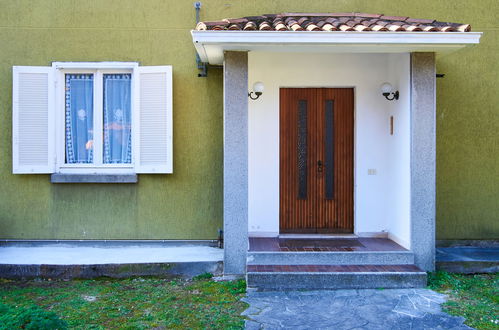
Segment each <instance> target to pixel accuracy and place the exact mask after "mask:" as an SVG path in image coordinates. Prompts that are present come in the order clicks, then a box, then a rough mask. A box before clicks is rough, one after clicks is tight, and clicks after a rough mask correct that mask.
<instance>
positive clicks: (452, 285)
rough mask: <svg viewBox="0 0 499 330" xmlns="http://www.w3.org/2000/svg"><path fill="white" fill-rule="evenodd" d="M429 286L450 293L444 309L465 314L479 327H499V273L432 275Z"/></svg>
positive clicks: (472, 325)
mask: <svg viewBox="0 0 499 330" xmlns="http://www.w3.org/2000/svg"><path fill="white" fill-rule="evenodd" d="M428 280H429V287H430V289H433V290H435V291H438V292H441V293H444V294H447V295H448V301H447V302H446V303H445V304H444V305H443V306H442V307H443V310H444V311H445V312H447V313H449V314H452V315H458V316H464V317H465V318H466V322H465V323H466V324H467V325H469V326H470V327H473V328H477V329H499V273H496V274H477V275H463V274H451V273H446V272H435V273H430V274H429V278H428Z"/></svg>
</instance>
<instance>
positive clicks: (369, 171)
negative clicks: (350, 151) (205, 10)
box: [248, 52, 410, 248]
mask: <svg viewBox="0 0 499 330" xmlns="http://www.w3.org/2000/svg"><path fill="white" fill-rule="evenodd" d="M409 69H410V56H409V54H408V53H403V54H310V53H307V54H304V53H269V52H249V56H248V86H249V88H250V89H251V86H252V85H253V83H254V82H256V81H262V82H263V83H264V85H265V91H264V93H263V95H262V96H260V98H259V99H258V100H255V101H253V100H249V102H248V111H249V122H248V130H249V131H248V153H249V157H248V162H249V164H248V166H249V173H248V175H249V178H248V180H249V182H248V190H249V191H248V194H249V195H248V207H249V210H248V212H249V213H248V217H249V219H248V226H249V228H248V230H249V234H250V236H276V235H278V233H279V88H281V87H353V88H354V94H355V109H354V111H355V160H354V163H355V172H354V173H355V179H354V180H355V190H354V205H355V210H354V218H355V219H354V221H355V222H354V231H355V233H356V234H357V235H359V236H369V235H377V234H379V233H382V234H386V235H388V237H390V238H391V239H393V240H394V241H396V242H398V243H399V244H401V245H402V246H404V247H406V248H410V246H409V245H410V80H409V78H410V76H409V75H410V72H409ZM383 82H389V83H391V84H392V85H393V87H394V88H395V89H398V90H399V91H400V98H399V100H398V101H387V100H386V99H385V98H384V97H383V96H382V95H381V91H380V85H381V84H382V83H383ZM390 116H393V117H394V134H393V135H390ZM373 172H374V174H373Z"/></svg>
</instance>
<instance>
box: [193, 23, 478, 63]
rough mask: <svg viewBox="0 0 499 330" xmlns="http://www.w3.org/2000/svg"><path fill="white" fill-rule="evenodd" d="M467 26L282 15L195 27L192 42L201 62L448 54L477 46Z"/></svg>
mask: <svg viewBox="0 0 499 330" xmlns="http://www.w3.org/2000/svg"><path fill="white" fill-rule="evenodd" d="M470 31H471V26H470V25H469V24H461V23H450V22H441V21H436V20H433V19H415V18H409V17H402V16H384V15H381V14H365V13H283V14H265V15H262V16H248V17H243V18H236V19H224V20H219V21H206V22H199V23H198V24H197V26H196V29H195V30H193V31H192V32H191V33H192V37H193V42H194V45H195V47H196V50H197V52H198V54H199V56H200V57H201V60H202V61H203V62H208V63H210V64H215V65H216V64H222V63H223V53H224V52H225V51H279V52H347V53H401V52H418V51H420V52H437V53H441V52H449V51H455V50H457V49H460V48H462V47H465V46H466V45H470V44H477V43H478V42H479V40H480V36H481V34H482V33H481V32H470Z"/></svg>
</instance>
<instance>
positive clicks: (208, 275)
mask: <svg viewBox="0 0 499 330" xmlns="http://www.w3.org/2000/svg"><path fill="white" fill-rule="evenodd" d="M212 278H213V274H212V273H203V274H199V275H197V276H194V277H193V278H192V280H193V281H200V280H210V279H212Z"/></svg>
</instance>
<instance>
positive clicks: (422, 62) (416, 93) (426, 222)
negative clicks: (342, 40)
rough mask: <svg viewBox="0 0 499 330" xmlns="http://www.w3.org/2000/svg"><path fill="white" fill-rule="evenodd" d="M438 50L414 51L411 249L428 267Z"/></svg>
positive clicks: (430, 259)
mask: <svg viewBox="0 0 499 330" xmlns="http://www.w3.org/2000/svg"><path fill="white" fill-rule="evenodd" d="M435 74H436V71H435V53H412V54H411V250H412V251H413V252H414V254H415V263H416V265H417V266H418V267H420V268H421V269H422V270H425V271H432V270H434V269H435V209H436V208H435V195H436V193H435V192H436V187H435V185H436V166H435V165H436V143H435V141H436V84H435Z"/></svg>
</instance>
